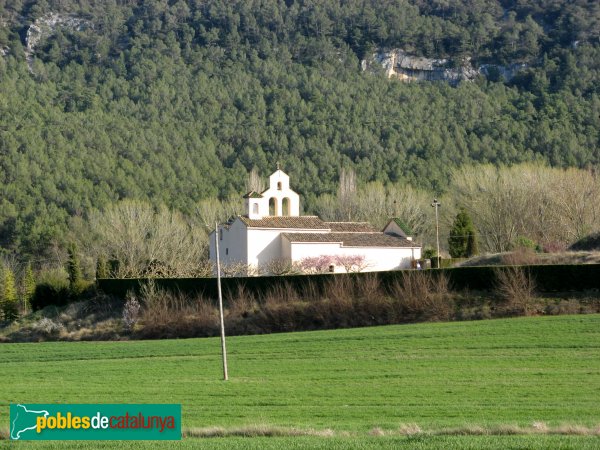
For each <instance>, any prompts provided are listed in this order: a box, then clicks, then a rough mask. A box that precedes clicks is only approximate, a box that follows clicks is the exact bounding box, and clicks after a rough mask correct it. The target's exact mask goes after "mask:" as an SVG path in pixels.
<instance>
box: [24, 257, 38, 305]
mask: <svg viewBox="0 0 600 450" xmlns="http://www.w3.org/2000/svg"><path fill="white" fill-rule="evenodd" d="M34 293H35V276H34V275H33V269H32V268H31V263H27V267H25V273H24V274H23V279H22V280H21V295H22V301H23V312H27V311H28V310H29V307H30V305H31V298H32V297H33V294H34Z"/></svg>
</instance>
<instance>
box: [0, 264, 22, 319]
mask: <svg viewBox="0 0 600 450" xmlns="http://www.w3.org/2000/svg"><path fill="white" fill-rule="evenodd" d="M2 314H3V316H4V320H8V321H10V322H12V321H13V320H15V319H16V318H17V317H18V316H19V309H18V307H17V289H16V287H15V274H14V273H13V271H12V269H10V268H9V267H4V270H3V286H2Z"/></svg>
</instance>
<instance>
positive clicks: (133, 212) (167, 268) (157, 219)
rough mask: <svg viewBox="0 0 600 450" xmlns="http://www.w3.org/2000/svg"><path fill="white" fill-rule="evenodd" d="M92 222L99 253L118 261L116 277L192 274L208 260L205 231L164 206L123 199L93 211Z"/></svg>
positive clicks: (90, 219) (91, 225)
mask: <svg viewBox="0 0 600 450" xmlns="http://www.w3.org/2000/svg"><path fill="white" fill-rule="evenodd" d="M89 221H90V227H91V229H92V231H93V232H94V233H95V234H96V236H97V241H96V242H97V243H96V245H97V251H96V253H97V254H102V253H103V254H105V255H106V256H107V257H108V258H109V259H115V260H118V262H119V264H118V272H117V273H116V274H115V275H116V276H119V277H141V276H170V277H178V276H191V275H192V274H193V273H196V272H197V271H198V270H199V266H200V265H201V263H202V261H205V260H206V254H207V251H206V250H207V245H208V241H207V236H206V231H205V230H203V229H202V228H201V227H194V226H191V225H190V224H189V223H188V222H187V221H186V220H185V218H184V217H183V216H182V215H181V214H180V213H178V212H176V211H171V210H169V209H168V208H166V207H165V206H159V207H156V208H154V207H153V206H151V205H150V204H148V203H145V202H142V201H139V200H123V201H121V202H119V203H116V204H113V205H110V206H108V207H107V208H105V209H104V210H103V211H94V212H92V213H91V214H90V218H89Z"/></svg>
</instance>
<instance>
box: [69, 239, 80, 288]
mask: <svg viewBox="0 0 600 450" xmlns="http://www.w3.org/2000/svg"><path fill="white" fill-rule="evenodd" d="M67 252H68V253H69V261H68V262H67V272H68V273H69V287H70V288H71V290H72V291H73V290H75V289H76V288H77V285H78V284H79V283H80V281H81V266H80V265H79V257H78V256H77V247H76V246H75V244H71V245H70V246H69V248H68V250H67Z"/></svg>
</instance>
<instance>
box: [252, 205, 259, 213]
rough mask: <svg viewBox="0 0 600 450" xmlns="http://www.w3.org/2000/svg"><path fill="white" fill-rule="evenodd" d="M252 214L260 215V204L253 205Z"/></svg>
mask: <svg viewBox="0 0 600 450" xmlns="http://www.w3.org/2000/svg"><path fill="white" fill-rule="evenodd" d="M252 212H253V213H254V214H258V203H254V204H253V205H252Z"/></svg>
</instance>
